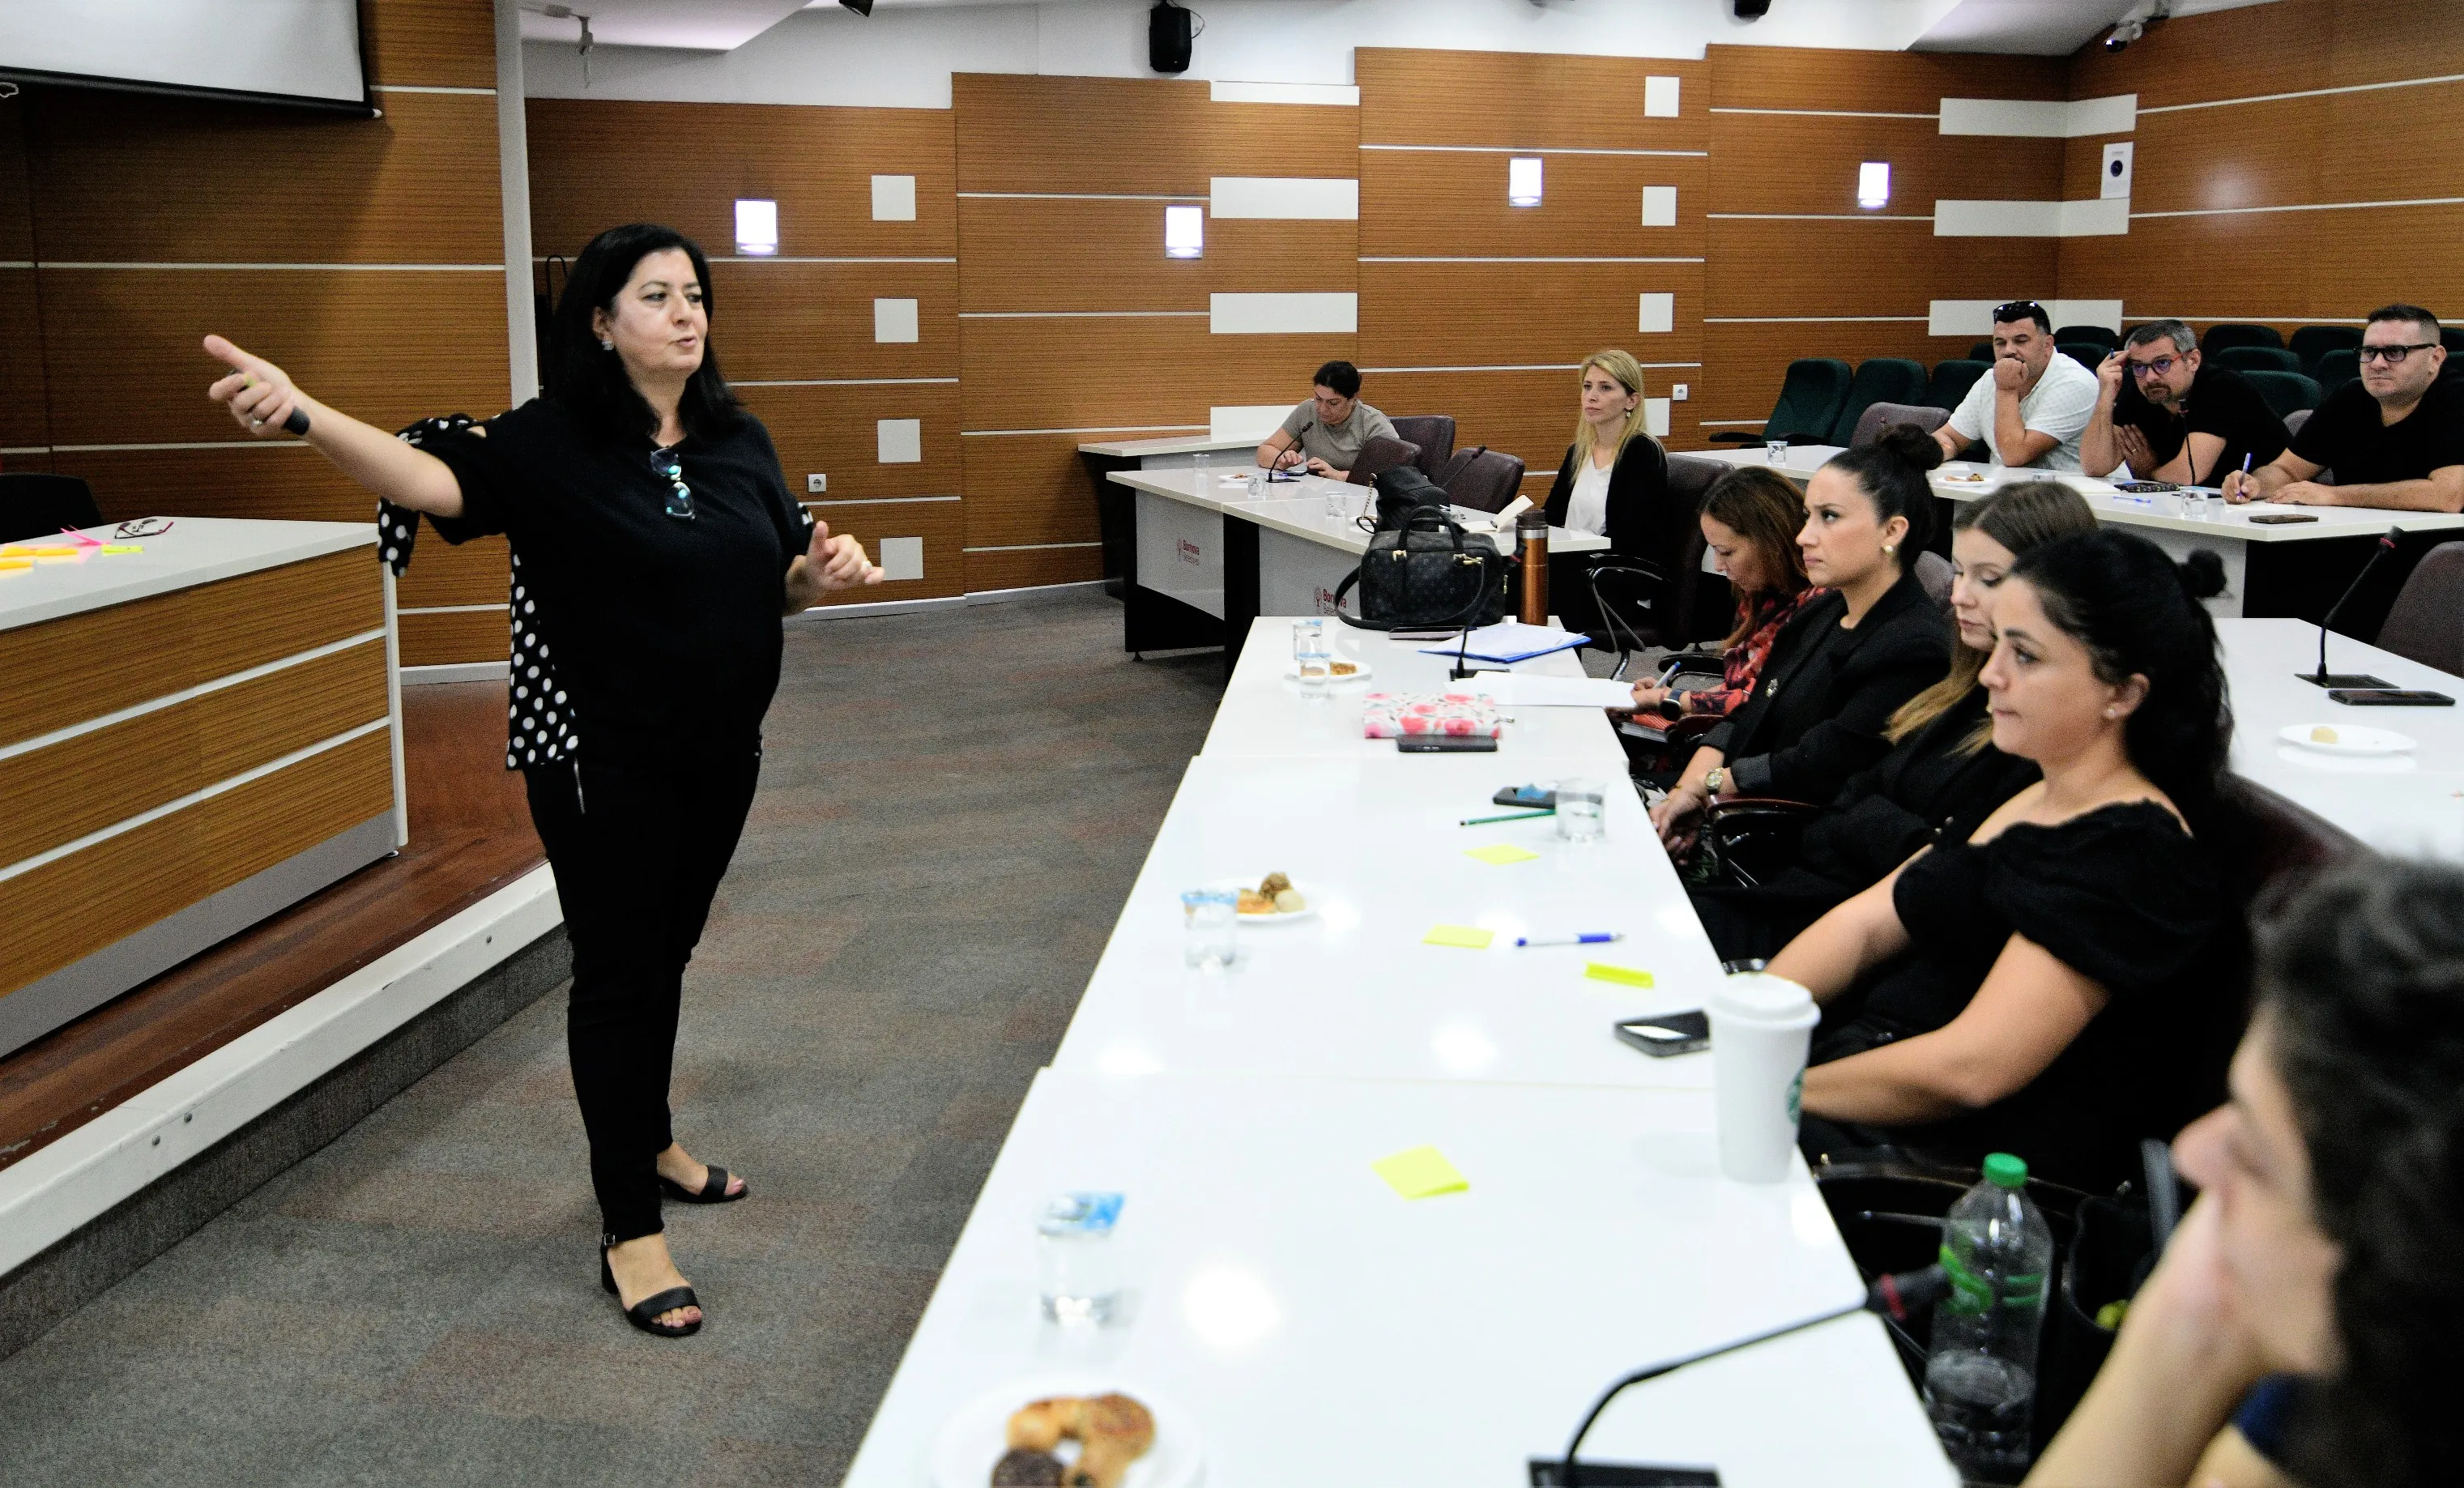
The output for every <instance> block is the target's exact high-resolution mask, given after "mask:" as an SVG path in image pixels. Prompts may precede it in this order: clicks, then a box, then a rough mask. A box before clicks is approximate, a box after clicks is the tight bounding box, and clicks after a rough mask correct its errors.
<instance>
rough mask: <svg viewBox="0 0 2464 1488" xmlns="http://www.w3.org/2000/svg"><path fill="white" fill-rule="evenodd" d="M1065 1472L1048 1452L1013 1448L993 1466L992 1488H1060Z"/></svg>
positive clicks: (1059, 1460) (1058, 1460) (1058, 1461)
mask: <svg viewBox="0 0 2464 1488" xmlns="http://www.w3.org/2000/svg"><path fill="white" fill-rule="evenodd" d="M1065 1471H1066V1470H1065V1469H1064V1468H1063V1467H1062V1466H1061V1459H1060V1458H1059V1457H1056V1456H1054V1455H1052V1454H1050V1453H1048V1452H1029V1451H1027V1450H1026V1449H1025V1448H1023V1447H1013V1448H1011V1449H1010V1450H1009V1451H1008V1452H1007V1453H1006V1454H1004V1455H1002V1457H1001V1460H1000V1461H998V1462H996V1463H994V1464H993V1488H1061V1485H1062V1483H1063V1482H1064V1481H1065V1480H1066V1479H1065V1476H1064V1475H1065Z"/></svg>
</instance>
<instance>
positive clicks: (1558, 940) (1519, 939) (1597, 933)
mask: <svg viewBox="0 0 2464 1488" xmlns="http://www.w3.org/2000/svg"><path fill="white" fill-rule="evenodd" d="M1623 939H1625V931H1623V930H1590V931H1587V932H1585V933H1583V934H1580V935H1517V936H1515V937H1514V944H1515V945H1516V946H1517V947H1518V948H1520V947H1525V946H1605V945H1607V944H1608V943H1609V942H1611V941H1613V940H1623Z"/></svg>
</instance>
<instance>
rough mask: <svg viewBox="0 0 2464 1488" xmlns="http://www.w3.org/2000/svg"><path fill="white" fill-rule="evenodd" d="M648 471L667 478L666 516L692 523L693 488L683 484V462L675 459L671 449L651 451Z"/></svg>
mask: <svg viewBox="0 0 2464 1488" xmlns="http://www.w3.org/2000/svg"><path fill="white" fill-rule="evenodd" d="M650 469H651V470H655V471H657V472H658V473H659V474H661V475H664V476H666V477H667V478H668V514H669V515H670V516H672V517H674V518H676V519H677V520H678V521H682V522H690V521H692V520H693V488H692V487H691V486H688V485H686V484H685V467H684V462H683V461H682V460H680V459H678V458H677V456H676V452H675V451H674V450H673V449H653V450H651V451H650Z"/></svg>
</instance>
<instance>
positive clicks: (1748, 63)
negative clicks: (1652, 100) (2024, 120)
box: [1705, 46, 2086, 127]
mask: <svg viewBox="0 0 2464 1488" xmlns="http://www.w3.org/2000/svg"><path fill="white" fill-rule="evenodd" d="M1705 63H1706V64H1707V65H1708V67H1709V69H1710V74H1711V107H1712V108H1714V109H1789V110H1821V111H1825V112H1829V113H1833V114H1855V113H1905V114H1923V115H1925V116H1927V117H1928V118H1931V117H1935V116H1938V115H1939V114H1940V112H1941V109H1942V100H1943V99H1944V98H2079V97H2085V96H2086V95H2082V94H2076V93H2070V92H2066V91H2065V89H2066V88H2067V86H2068V77H2067V71H2068V70H2067V68H2066V67H2065V66H2064V61H2063V59H2062V58H2060V57H2037V56H1982V55H1970V54H1964V53H1952V52H1863V51H1845V50H1840V49H1837V48H1830V47H1732V46H1712V47H1709V48H1706V49H1705ZM1837 122H1838V123H1839V125H1841V126H1842V127H1856V125H1855V124H1854V123H1853V122H1852V121H1851V120H1847V119H1840V120H1837Z"/></svg>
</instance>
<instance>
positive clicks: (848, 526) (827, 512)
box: [805, 501, 967, 607]
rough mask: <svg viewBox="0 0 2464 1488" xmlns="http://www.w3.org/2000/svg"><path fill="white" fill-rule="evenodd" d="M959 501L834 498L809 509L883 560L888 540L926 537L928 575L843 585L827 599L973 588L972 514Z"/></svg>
mask: <svg viewBox="0 0 2464 1488" xmlns="http://www.w3.org/2000/svg"><path fill="white" fill-rule="evenodd" d="M960 505H961V503H959V502H957V501H831V502H826V503H823V504H815V505H808V506H807V507H806V508H805V511H806V512H808V513H810V514H812V515H813V516H814V517H816V518H818V519H820V520H822V521H825V522H827V523H829V524H830V531H832V532H834V533H847V534H848V535H850V536H854V537H856V538H857V539H858V540H860V541H861V542H863V544H864V550H865V552H867V553H869V554H870V555H871V556H872V560H873V561H874V562H876V563H878V562H880V561H881V544H882V539H884V538H886V537H921V538H923V539H924V577H923V578H921V579H901V580H894V581H892V580H884V581H883V582H882V583H880V584H878V585H876V586H874V587H871V588H867V589H842V590H840V591H838V592H837V593H836V594H832V595H830V596H828V597H826V598H825V599H824V600H823V602H822V603H823V605H824V606H825V607H827V606H829V605H833V604H870V603H875V602H886V601H891V600H937V599H947V598H948V597H950V596H951V595H955V594H964V593H966V592H967V555H966V543H967V515H966V514H965V513H964V512H962V511H960V510H959V508H960Z"/></svg>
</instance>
